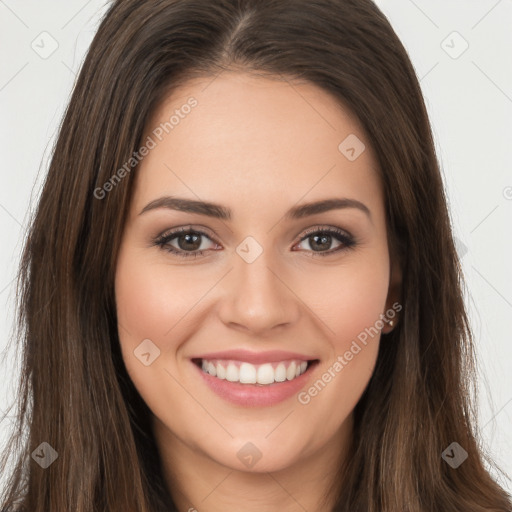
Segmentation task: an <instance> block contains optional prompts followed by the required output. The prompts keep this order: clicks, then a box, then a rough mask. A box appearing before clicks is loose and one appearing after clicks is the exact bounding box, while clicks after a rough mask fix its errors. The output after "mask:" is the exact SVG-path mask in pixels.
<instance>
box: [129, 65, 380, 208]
mask: <svg viewBox="0 0 512 512" xmlns="http://www.w3.org/2000/svg"><path fill="white" fill-rule="evenodd" d="M190 105H194V106H192V107H191V106H190ZM146 137H150V138H151V139H152V140H153V142H154V143H155V145H154V147H153V149H151V151H149V154H148V155H147V156H145V157H144V159H143V160H142V162H141V164H140V166H139V169H138V172H137V187H136V196H135V200H136V201H137V202H140V201H143V200H151V199H154V198H155V197H156V196H158V195H163V194H164V193H169V194H172V193H177V192H178V191H179V192H180V193H181V195H186V196H189V197H191V198H193V199H197V198H198V197H200V198H207V199H208V200H211V201H215V202H219V203H223V204H226V203H230V204H232V205H234V204H235V203H238V204H239V205H241V207H242V205H245V206H246V207H247V206H248V205H250V204H252V205H254V206H255V207H257V206H258V205H259V206H261V207H270V206H271V205H272V204H275V202H276V201H277V202H283V201H285V202H287V203H290V204H293V203H296V202H298V201H299V200H300V199H301V198H303V200H304V201H310V200H311V201H312V200H316V199H319V198H320V199H322V198H324V197H327V196H329V197H332V196H334V195H337V196H340V197H341V196H346V197H348V196H350V195H352V196H358V197H357V198H358V199H360V200H366V201H367V202H370V203H373V204H374V206H376V207H379V206H382V197H381V190H380V183H379V178H378V169H377V164H376V159H375V157H374V155H373V151H372V148H371V147H370V144H369V141H368V140H367V138H366V135H365V133H364V131H363V129H362V127H361V125H360V123H359V121H358V119H357V118H356V117H355V116H354V115H353V114H352V113H351V112H350V110H349V109H347V108H345V107H344V106H343V105H342V104H341V103H340V102H339V101H337V100H336V99H335V98H334V97H333V96H331V95H330V94H329V93H328V92H326V91H324V90H323V89H321V88H319V87H317V86H315V85H313V84H310V83H304V82H302V83H298V82H296V81H295V82H290V81H285V80H277V79H270V78H267V77H261V76H254V75H250V74H246V73H235V72H224V73H221V74H220V75H219V76H217V77H215V78H212V77H208V78H195V79H193V80H190V81H189V82H187V83H185V84H183V85H182V86H180V87H178V88H177V89H175V90H174V91H173V92H172V94H171V95H170V96H168V97H167V98H166V99H165V100H164V102H162V104H161V105H160V106H159V108H158V109H157V110H156V111H155V113H154V114H153V116H152V118H151V120H150V122H149V123H148V125H147V126H146V133H145V138H144V139H145V140H146ZM347 149H348V150H349V153H347ZM352 149H353V150H354V151H351V150H352ZM350 151H351V152H350ZM354 153H355V155H354ZM354 156H356V157H357V158H355V159H354V158H353V157H354ZM233 210H236V207H235V206H233Z"/></svg>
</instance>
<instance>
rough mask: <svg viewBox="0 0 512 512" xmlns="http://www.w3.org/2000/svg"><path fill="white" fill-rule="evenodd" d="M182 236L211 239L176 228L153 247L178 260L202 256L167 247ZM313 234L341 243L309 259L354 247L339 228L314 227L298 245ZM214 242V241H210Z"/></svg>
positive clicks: (196, 232)
mask: <svg viewBox="0 0 512 512" xmlns="http://www.w3.org/2000/svg"><path fill="white" fill-rule="evenodd" d="M184 234H195V235H201V236H204V237H206V238H208V239H210V240H212V239H211V237H210V236H209V235H208V234H207V233H205V232H203V231H201V230H200V229H192V227H190V226H189V227H184V228H177V229H175V230H173V231H170V232H167V233H164V234H162V235H160V236H159V237H157V238H156V239H155V240H154V242H153V245H155V246H158V247H160V248H161V249H162V250H165V251H167V252H170V253H172V254H175V255H176V256H178V257H180V258H191V257H192V258H197V257H199V256H202V255H203V254H204V252H205V250H202V251H198V250H196V251H183V250H181V249H180V250H177V249H176V248H174V247H172V246H170V245H169V242H171V241H172V240H173V239H175V238H177V235H184ZM314 234H327V235H334V237H335V238H337V239H338V241H339V242H341V244H342V245H340V246H339V247H337V248H336V249H331V250H329V251H309V252H312V254H311V257H317V256H320V257H325V256H329V255H331V254H334V253H338V252H340V251H343V250H348V249H352V248H353V247H354V246H355V245H356V241H355V240H354V238H353V237H352V236H351V235H349V234H348V233H346V232H345V231H343V230H341V229H339V228H332V227H315V228H309V229H307V230H306V231H305V233H304V236H303V237H302V238H301V239H300V240H299V242H298V243H299V244H300V243H301V242H303V241H304V240H306V239H308V238H309V237H310V236H311V235H314ZM212 242H214V240H212Z"/></svg>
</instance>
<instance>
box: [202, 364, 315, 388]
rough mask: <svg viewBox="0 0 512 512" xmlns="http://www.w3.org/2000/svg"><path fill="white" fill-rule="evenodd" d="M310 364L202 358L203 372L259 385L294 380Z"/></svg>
mask: <svg viewBox="0 0 512 512" xmlns="http://www.w3.org/2000/svg"><path fill="white" fill-rule="evenodd" d="M308 364H309V363H308V361H300V360H293V359H292V360H289V361H278V362H271V363H270V362H269V363H264V364H258V365H256V364H251V363H247V362H245V361H233V360H215V359H214V360H208V359H201V369H202V370H203V372H205V373H208V374H209V375H211V376H213V377H216V378H217V379H221V380H222V379H225V380H227V381H229V382H239V383H241V384H259V385H270V384H274V383H275V382H284V381H286V380H293V379H295V378H297V377H299V376H300V375H302V374H303V373H304V372H305V371H306V370H307V367H308Z"/></svg>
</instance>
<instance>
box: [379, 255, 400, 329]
mask: <svg viewBox="0 0 512 512" xmlns="http://www.w3.org/2000/svg"><path fill="white" fill-rule="evenodd" d="M401 300H402V268H401V265H400V262H399V261H398V259H396V258H394V259H393V261H392V262H391V263H390V276H389V288H388V296H387V298H386V310H385V311H384V314H385V315H386V313H387V312H391V314H388V315H386V319H387V320H388V322H389V320H392V321H393V325H389V323H388V322H386V320H385V324H384V327H383V328H382V333H383V334H388V333H389V332H391V331H392V330H393V329H394V328H395V327H396V325H397V323H398V321H399V318H400V314H399V311H401V310H402V305H401ZM393 304H394V305H395V307H393ZM398 304H400V308H398V307H397V305H398ZM393 312H394V315H393Z"/></svg>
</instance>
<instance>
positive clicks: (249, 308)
mask: <svg viewBox="0 0 512 512" xmlns="http://www.w3.org/2000/svg"><path fill="white" fill-rule="evenodd" d="M271 253H272V251H270V250H264V251H263V252H262V253H261V254H260V256H259V257H258V258H257V259H256V260H255V261H253V262H252V263H248V262H247V261H245V260H244V259H243V258H241V257H239V256H238V254H236V255H235V257H234V268H233V270H232V271H231V272H230V273H229V275H228V276H227V279H226V280H225V281H224V284H223V287H224V289H223V298H222V304H221V306H220V312H219V315H220V318H221V320H222V322H223V323H224V324H225V325H227V326H228V327H230V328H237V329H239V330H242V331H246V332H250V333H253V334H257V335H258V336H260V337H262V336H264V335H265V333H267V332H271V331H272V330H273V329H275V328H277V327H283V326H285V325H287V324H293V323H294V322H296V321H297V319H298V317H299V314H300V300H299V299H298V298H297V296H296V295H295V294H294V292H293V286H292V285H291V284H290V283H287V279H286V277H287V276H286V275H285V272H283V270H282V266H280V265H278V264H277V263H276V261H275V259H272V257H271V256H272V254H271ZM289 280H290V279H289V276H288V281H289Z"/></svg>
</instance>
